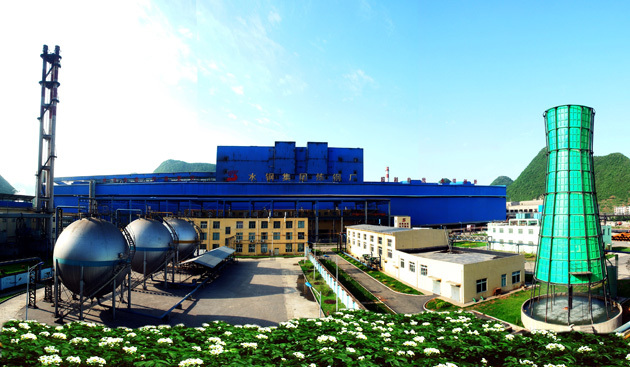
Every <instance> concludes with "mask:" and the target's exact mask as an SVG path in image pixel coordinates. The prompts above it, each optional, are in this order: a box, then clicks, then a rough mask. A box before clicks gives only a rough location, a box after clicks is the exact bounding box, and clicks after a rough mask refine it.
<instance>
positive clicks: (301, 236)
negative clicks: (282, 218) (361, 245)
mask: <svg viewBox="0 0 630 367" xmlns="http://www.w3.org/2000/svg"><path fill="white" fill-rule="evenodd" d="M303 239H304V232H298V240H303ZM352 244H353V245H354V240H352Z"/></svg>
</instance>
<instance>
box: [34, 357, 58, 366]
mask: <svg viewBox="0 0 630 367" xmlns="http://www.w3.org/2000/svg"><path fill="white" fill-rule="evenodd" d="M38 361H39V363H41V364H42V365H44V366H51V365H54V366H59V365H60V364H61V362H63V359H61V357H59V356H58V355H56V354H53V355H49V356H48V355H46V356H40V357H39V358H38Z"/></svg>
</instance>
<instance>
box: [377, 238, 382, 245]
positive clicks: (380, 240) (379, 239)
mask: <svg viewBox="0 0 630 367" xmlns="http://www.w3.org/2000/svg"><path fill="white" fill-rule="evenodd" d="M378 244H379V245H382V244H383V237H379V238H378Z"/></svg>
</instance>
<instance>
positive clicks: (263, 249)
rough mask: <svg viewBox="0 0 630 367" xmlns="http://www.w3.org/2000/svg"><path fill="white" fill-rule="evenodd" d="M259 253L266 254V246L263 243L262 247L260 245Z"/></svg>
mask: <svg viewBox="0 0 630 367" xmlns="http://www.w3.org/2000/svg"><path fill="white" fill-rule="evenodd" d="M260 252H262V253H263V254H264V253H266V252H267V244H266V243H263V244H262V245H260Z"/></svg>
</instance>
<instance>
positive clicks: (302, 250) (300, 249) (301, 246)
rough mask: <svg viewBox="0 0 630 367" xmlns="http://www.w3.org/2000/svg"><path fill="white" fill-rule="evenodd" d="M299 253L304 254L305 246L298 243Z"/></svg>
mask: <svg viewBox="0 0 630 367" xmlns="http://www.w3.org/2000/svg"><path fill="white" fill-rule="evenodd" d="M298 252H304V244H303V243H298Z"/></svg>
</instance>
